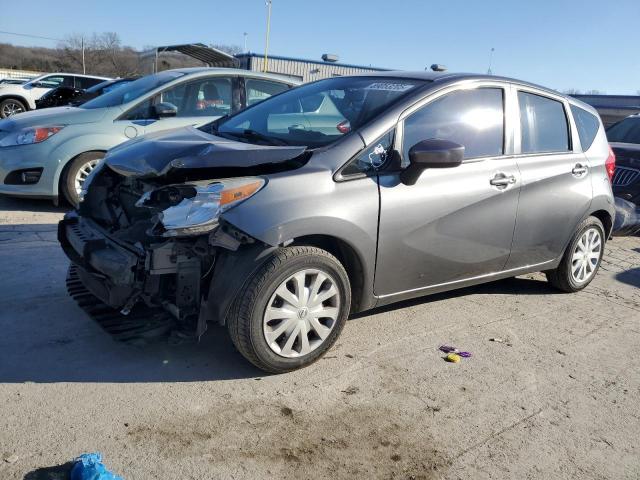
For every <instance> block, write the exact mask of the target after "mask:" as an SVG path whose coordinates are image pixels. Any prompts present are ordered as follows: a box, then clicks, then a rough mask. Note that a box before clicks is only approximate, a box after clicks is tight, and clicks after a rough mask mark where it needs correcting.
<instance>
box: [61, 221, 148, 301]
mask: <svg viewBox="0 0 640 480" xmlns="http://www.w3.org/2000/svg"><path fill="white" fill-rule="evenodd" d="M58 240H59V242H60V245H61V246H62V249H63V250H64V252H65V253H66V254H67V257H69V259H70V260H71V261H72V262H73V263H74V264H76V265H77V266H78V267H80V268H79V276H80V278H81V280H82V282H83V283H84V285H85V286H86V287H87V289H88V290H89V291H90V292H91V293H93V294H94V295H95V296H96V297H98V298H99V299H100V300H102V301H103V302H104V303H106V304H107V305H109V306H111V307H114V308H121V307H123V306H125V305H126V304H127V301H128V300H129V299H131V298H132V296H134V294H135V292H136V283H137V282H136V270H137V268H138V265H139V264H140V262H141V261H143V260H144V252H136V251H133V250H130V249H127V248H124V247H123V246H122V245H119V244H118V243H116V242H115V241H113V240H111V239H110V238H109V237H108V236H107V235H106V234H105V233H104V232H103V231H102V230H101V229H100V228H99V227H98V226H97V225H96V224H95V223H94V222H92V221H91V220H88V219H85V218H81V217H79V216H78V215H77V214H75V212H71V213H68V214H67V215H65V217H64V219H63V220H62V221H61V222H60V223H59V224H58Z"/></svg>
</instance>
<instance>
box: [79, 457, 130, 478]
mask: <svg viewBox="0 0 640 480" xmlns="http://www.w3.org/2000/svg"><path fill="white" fill-rule="evenodd" d="M71 480H123V479H122V477H119V476H118V475H116V474H114V473H111V472H110V471H108V470H107V469H106V467H105V466H104V465H103V464H102V455H100V454H99V453H98V452H96V453H83V454H82V455H80V456H79V457H78V458H76V459H75V465H74V466H73V468H72V469H71Z"/></svg>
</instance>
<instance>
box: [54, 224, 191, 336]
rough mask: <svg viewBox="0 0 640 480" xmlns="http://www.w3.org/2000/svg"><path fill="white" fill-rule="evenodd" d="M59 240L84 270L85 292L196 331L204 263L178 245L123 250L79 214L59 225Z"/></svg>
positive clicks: (125, 310)
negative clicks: (165, 315) (163, 313)
mask: <svg viewBox="0 0 640 480" xmlns="http://www.w3.org/2000/svg"><path fill="white" fill-rule="evenodd" d="M58 240H59V241H60V245H61V246H62V249H63V250H64V252H65V253H66V254H67V256H68V257H69V259H70V260H71V261H72V262H73V263H74V264H75V265H77V266H78V267H79V268H78V275H79V277H80V280H81V281H82V283H83V284H84V286H85V287H86V288H87V289H88V290H89V291H90V292H91V293H92V294H93V295H95V296H96V297H98V298H99V299H100V300H101V301H102V302H104V303H106V304H107V305H109V306H111V307H113V308H117V309H121V310H122V312H123V313H128V311H129V310H130V309H131V307H132V306H133V305H134V304H135V303H136V302H137V301H138V300H143V301H144V302H145V303H146V304H147V305H149V306H162V307H164V308H165V309H166V310H168V311H169V312H171V314H172V315H173V316H174V317H176V318H177V319H178V320H179V321H189V323H194V326H195V321H196V320H195V319H196V318H197V317H198V315H199V310H200V279H201V264H200V259H199V258H198V257H194V256H192V255H189V254H187V253H185V252H183V251H182V250H181V249H180V248H179V247H178V245H177V243H176V242H175V241H173V240H168V241H165V242H162V243H158V244H153V245H151V246H149V247H147V248H143V247H142V246H140V244H137V245H136V246H132V245H128V244H123V243H122V242H120V241H118V240H117V239H115V238H113V237H112V236H110V235H109V234H108V232H106V231H105V230H104V229H103V228H101V227H100V226H99V225H97V224H96V223H95V222H94V221H92V220H91V219H88V218H85V217H80V216H78V215H77V214H76V213H75V212H70V213H68V214H67V215H65V217H64V219H63V220H62V221H61V222H60V223H59V224H58ZM198 323H199V322H198ZM201 328H202V327H201V326H199V327H198V330H200V329H201Z"/></svg>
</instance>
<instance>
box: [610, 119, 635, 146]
mask: <svg viewBox="0 0 640 480" xmlns="http://www.w3.org/2000/svg"><path fill="white" fill-rule="evenodd" d="M607 139H608V140H609V141H610V142H621V143H640V117H633V118H625V119H624V120H622V121H621V122H620V123H616V124H615V125H613V126H612V127H610V128H609V130H607Z"/></svg>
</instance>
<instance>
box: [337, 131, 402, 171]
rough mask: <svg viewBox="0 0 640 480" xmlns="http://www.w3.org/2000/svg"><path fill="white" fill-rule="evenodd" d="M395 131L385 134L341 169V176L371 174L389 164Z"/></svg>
mask: <svg viewBox="0 0 640 480" xmlns="http://www.w3.org/2000/svg"><path fill="white" fill-rule="evenodd" d="M394 136H395V130H392V131H390V132H387V133H385V134H384V135H383V136H382V137H380V138H379V139H378V140H376V141H375V142H373V143H372V144H371V145H370V146H369V147H368V148H365V149H364V150H363V151H362V152H361V153H359V154H358V155H357V156H356V158H354V159H353V160H351V162H349V164H348V165H347V166H346V167H344V168H343V169H342V176H343V177H348V176H352V175H361V174H368V173H373V172H376V171H378V170H380V169H381V168H383V167H385V165H387V164H389V162H390V161H391V160H392V155H393V139H394Z"/></svg>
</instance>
